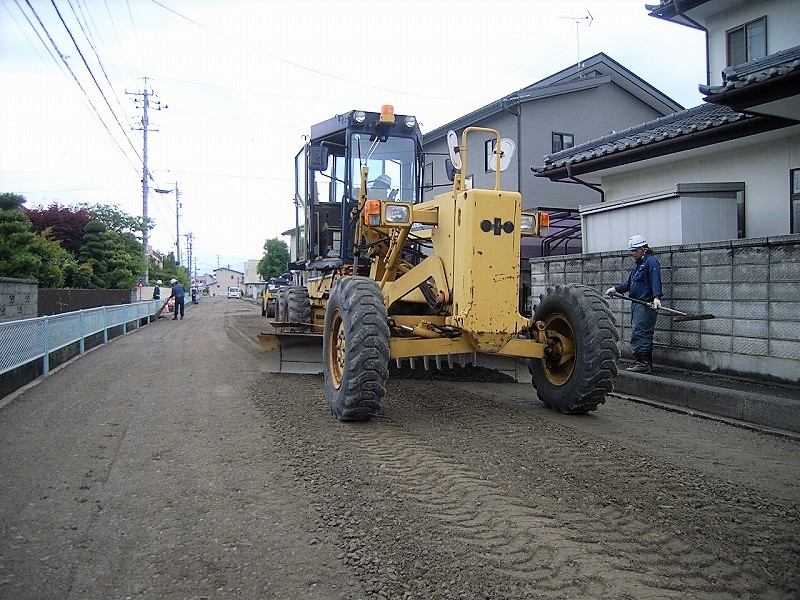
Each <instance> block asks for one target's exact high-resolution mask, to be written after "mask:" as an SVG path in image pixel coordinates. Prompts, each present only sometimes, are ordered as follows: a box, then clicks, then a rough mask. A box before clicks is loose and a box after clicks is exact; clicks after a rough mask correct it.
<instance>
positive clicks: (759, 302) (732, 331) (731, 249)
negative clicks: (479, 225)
mask: <svg viewBox="0 0 800 600" xmlns="http://www.w3.org/2000/svg"><path fill="white" fill-rule="evenodd" d="M653 251H654V252H655V255H656V258H658V260H659V262H660V263H661V274H662V280H663V286H664V305H665V306H668V307H670V308H674V309H676V310H680V311H683V312H687V313H693V314H694V313H711V314H714V315H716V318H715V319H709V320H703V321H687V322H678V323H676V322H674V321H673V320H672V319H671V318H669V317H667V316H666V315H663V314H662V315H660V316H659V318H658V322H657V324H656V334H655V339H654V342H655V347H654V361H655V362H656V363H661V364H666V365H672V366H676V367H683V368H692V369H697V370H706V371H718V372H720V373H729V374H735V375H743V376H748V377H755V378H758V379H765V380H770V381H781V382H787V383H794V384H797V383H800V235H788V236H778V237H769V238H748V239H742V240H731V241H727V242H713V243H705V244H693V245H686V246H668V247H662V248H654V249H653ZM631 265H632V259H631V257H630V254H629V253H628V252H603V253H598V254H583V255H572V256H554V257H544V258H536V259H532V260H531V288H532V297H533V298H534V299H538V297H539V295H540V294H543V293H544V292H545V289H546V288H547V286H548V285H555V284H561V283H583V284H586V285H589V286H591V287H593V288H595V289H596V290H598V291H599V292H600V293H604V292H605V290H606V289H607V288H608V287H609V286H611V285H614V284H618V283H621V282H622V281H624V280H627V277H628V273H629V271H630V267H631ZM609 304H610V306H611V308H612V310H613V312H614V315H615V317H616V319H617V325H618V327H619V331H620V335H621V336H622V340H624V341H623V342H621V351H622V353H623V355H628V356H629V355H630V345H629V344H628V340H629V339H630V333H631V330H630V304H629V303H628V302H626V301H623V300H614V299H610V300H609Z"/></svg>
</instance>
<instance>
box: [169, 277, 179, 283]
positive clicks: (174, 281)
mask: <svg viewBox="0 0 800 600" xmlns="http://www.w3.org/2000/svg"><path fill="white" fill-rule="evenodd" d="M169 283H170V285H175V284H176V283H178V280H177V279H174V278H173V279H170V280H169Z"/></svg>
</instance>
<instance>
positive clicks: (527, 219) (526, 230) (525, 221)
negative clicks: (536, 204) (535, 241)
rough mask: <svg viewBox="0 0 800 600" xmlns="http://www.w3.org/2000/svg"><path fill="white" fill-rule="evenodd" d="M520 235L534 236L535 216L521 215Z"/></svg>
mask: <svg viewBox="0 0 800 600" xmlns="http://www.w3.org/2000/svg"><path fill="white" fill-rule="evenodd" d="M519 230H520V232H521V233H522V235H536V215H528V214H523V215H522V217H521V219H520V222H519Z"/></svg>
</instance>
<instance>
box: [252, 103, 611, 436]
mask: <svg viewBox="0 0 800 600" xmlns="http://www.w3.org/2000/svg"><path fill="white" fill-rule="evenodd" d="M471 136H472V137H474V138H476V139H477V138H480V140H479V142H480V143H482V144H484V147H487V146H486V145H485V142H486V140H487V139H488V140H492V139H494V142H493V145H492V146H488V147H490V148H494V150H493V152H492V154H491V160H490V161H489V162H490V163H491V167H490V168H491V169H492V170H494V171H495V176H494V179H495V185H494V189H469V188H468V185H467V180H466V177H465V175H464V174H463V172H461V171H463V169H461V167H462V166H466V165H467V139H468V137H471ZM448 146H449V154H450V160H449V161H447V163H448V165H447V166H448V172H449V173H450V174H451V175H452V181H453V184H452V189H449V191H447V192H446V193H442V194H439V195H437V196H436V197H435V198H433V199H430V200H427V201H423V200H422V192H423V181H422V180H423V170H424V166H425V162H426V160H429V159H430V157H429V158H428V159H426V158H425V156H424V155H423V153H422V134H421V132H420V129H419V126H418V124H417V121H416V119H415V118H414V117H413V116H410V115H395V114H394V111H393V108H392V107H391V106H384V107H382V109H381V111H380V112H379V113H378V112H367V111H359V110H354V111H351V112H348V113H345V114H342V115H338V116H336V117H334V118H333V119H329V120H328V121H324V122H323V123H320V124H318V125H315V126H313V127H312V129H311V137H310V139H309V140H308V142H307V143H306V144H305V146H304V147H303V149H302V150H301V151H300V152H299V153H298V154H297V157H296V197H295V203H296V206H297V213H298V224H297V228H296V236H295V242H296V252H297V255H298V257H297V260H296V261H295V262H293V263H290V269H291V270H292V271H293V273H295V279H296V280H295V282H294V283H293V284H292V285H289V286H286V287H283V288H281V289H280V290H278V291H277V292H276V293H274V296H275V297H274V306H275V308H274V311H275V320H274V321H273V323H272V324H273V327H274V330H275V332H274V333H272V332H270V333H266V332H265V333H261V334H260V335H259V341H260V344H261V347H262V349H263V350H265V351H267V352H268V354H267V356H268V365H269V366H268V368H269V370H272V371H279V372H304V373H315V372H322V373H323V374H324V378H325V393H326V396H327V400H328V403H329V405H330V408H331V411H332V412H333V414H334V416H336V417H337V418H338V419H340V420H343V421H358V420H368V419H371V418H372V417H375V416H376V415H377V414H378V413H379V411H380V409H381V402H382V399H383V397H384V395H385V390H386V381H387V379H388V377H389V366H388V364H389V361H390V360H392V359H394V360H396V361H398V363H399V362H400V361H402V360H405V359H408V360H409V361H410V362H411V363H412V366H413V365H414V363H415V361H419V362H421V363H423V364H424V365H425V367H426V368H427V367H429V366H430V365H436V366H437V367H441V366H442V365H444V364H447V365H450V366H452V365H453V364H462V365H463V364H465V363H467V362H469V363H472V364H479V363H480V361H479V360H478V359H479V357H490V358H494V359H498V358H501V359H506V360H507V361H508V360H509V359H515V360H516V361H517V362H519V360H520V359H522V360H523V361H527V365H528V369H529V371H530V376H531V378H532V381H533V385H534V387H535V388H536V392H537V395H538V397H539V399H540V400H541V401H542V402H543V403H544V404H545V405H546V406H548V407H549V408H552V409H554V410H557V411H559V412H563V413H579V414H580V413H586V412H589V411H592V410H595V409H596V408H597V406H598V405H599V404H601V403H603V402H605V397H606V394H607V393H608V392H610V391H611V390H612V386H613V381H614V377H615V376H616V374H617V366H616V365H617V359H618V358H619V351H618V349H617V339H618V334H617V329H616V326H615V324H614V318H613V315H612V314H611V311H610V310H609V308H608V304H607V302H606V301H605V300H604V299H603V297H602V296H601V295H600V294H599V293H598V292H597V291H595V290H593V289H591V288H589V287H586V286H583V285H577V284H567V285H562V286H554V287H553V288H550V289H548V290H547V293H546V294H544V295H543V296H542V297H541V298H540V299H539V302H538V304H537V305H536V308H535V312H534V314H533V317H532V318H529V317H525V316H523V315H522V314H521V312H520V306H519V304H520V302H519V297H520V245H521V237H522V236H523V235H537V234H538V233H539V228H540V227H541V225H542V222H543V221H544V220H545V219H546V215H545V214H543V213H531V214H523V211H522V197H521V195H520V194H519V193H517V192H508V191H502V190H501V188H500V173H501V171H502V170H504V169H505V167H506V166H508V164H509V162H510V160H511V155H512V154H513V151H514V144H513V142H511V141H510V140H506V139H502V138H501V137H500V134H499V133H498V132H497V131H495V130H493V129H486V128H482V127H468V128H467V129H465V130H464V131H463V132H462V134H461V139H460V140H459V139H458V136H457V135H456V134H455V132H449V133H448ZM448 187H449V186H448ZM265 309H266V305H265ZM263 312H264V313H265V314H267V313H268V311H267V310H264V311H263ZM320 341H321V342H322V344H321V345H322V348H321V351H320V349H319V342H320ZM310 349H313V350H310ZM320 363H321V364H320Z"/></svg>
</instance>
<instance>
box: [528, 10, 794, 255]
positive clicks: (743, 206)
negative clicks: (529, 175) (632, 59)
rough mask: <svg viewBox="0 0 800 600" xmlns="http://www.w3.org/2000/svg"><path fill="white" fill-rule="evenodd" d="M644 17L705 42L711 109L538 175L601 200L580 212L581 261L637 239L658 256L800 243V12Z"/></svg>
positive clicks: (568, 156)
mask: <svg viewBox="0 0 800 600" xmlns="http://www.w3.org/2000/svg"><path fill="white" fill-rule="evenodd" d="M647 9H648V10H649V11H650V14H651V15H652V16H654V17H656V18H659V19H665V20H668V21H673V22H675V23H678V24H680V25H685V26H689V27H695V28H698V29H702V30H704V31H706V32H707V35H708V43H707V48H708V56H707V64H708V65H709V73H710V80H709V81H707V82H704V83H701V84H700V85H699V88H700V91H701V93H703V94H705V98H704V101H705V103H704V104H702V105H700V106H697V107H694V108H690V109H688V110H682V111H678V112H676V113H674V114H670V115H667V116H664V117H660V118H657V119H653V120H650V121H647V122H645V123H643V124H641V125H637V126H635V127H630V128H627V129H623V130H618V131H615V132H612V133H611V134H608V135H605V136H601V137H598V138H596V139H592V140H590V141H587V142H585V143H583V144H577V145H576V146H575V147H572V148H569V149H565V150H562V151H559V152H553V153H550V154H548V155H547V156H545V158H544V164H541V162H540V163H538V165H534V166H532V167H531V168H532V170H533V171H534V173H535V175H536V176H537V178H546V179H548V180H549V181H551V182H567V183H573V184H574V183H575V182H576V181H577V182H581V183H583V184H585V185H586V186H587V187H589V188H590V189H592V190H594V191H595V198H594V201H592V202H587V203H585V204H582V206H581V209H580V214H581V223H582V233H583V251H584V252H587V253H592V252H602V251H607V250H614V249H619V248H621V247H622V246H624V245H625V244H626V241H627V238H628V236H629V235H630V234H632V233H642V234H644V235H645V236H646V237H647V239H648V241H649V242H650V245H651V246H669V245H676V244H693V243H700V242H712V241H719V240H730V239H739V238H760V237H769V236H779V235H785V234H792V233H800V46H798V42H800V28H798V27H797V24H798V23H800V2H797V1H795V0H761V1H747V0H745V1H740V0H682V1H681V2H677V1H675V0H662V1H661V3H660V4H658V5H654V6H648V7H647ZM731 61H733V62H731ZM737 61H741V62H737ZM565 187H568V186H565ZM572 187H573V186H569V188H570V189H571V188H572Z"/></svg>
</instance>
